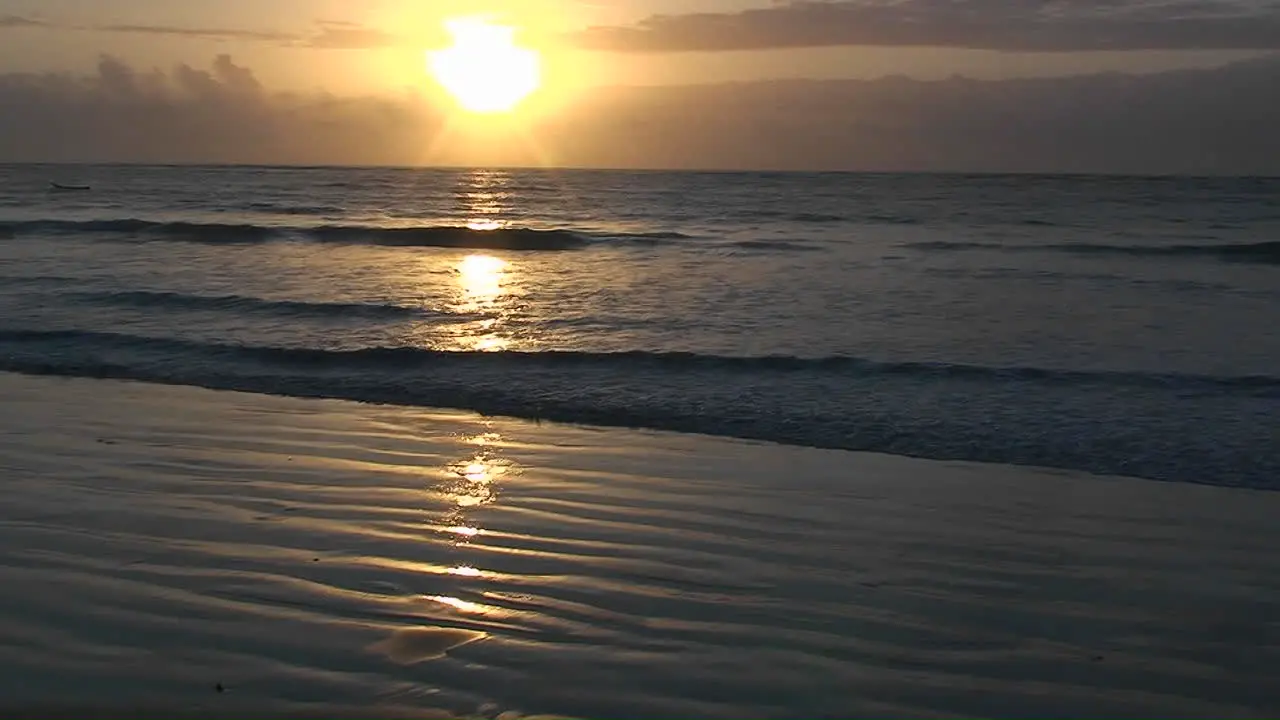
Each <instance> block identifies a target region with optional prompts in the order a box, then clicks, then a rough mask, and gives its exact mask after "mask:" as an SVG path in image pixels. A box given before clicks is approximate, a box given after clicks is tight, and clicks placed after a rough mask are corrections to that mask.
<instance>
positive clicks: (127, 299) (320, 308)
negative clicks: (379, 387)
mask: <svg viewBox="0 0 1280 720" xmlns="http://www.w3.org/2000/svg"><path fill="white" fill-rule="evenodd" d="M63 297H67V298H70V299H72V300H77V301H81V302H87V303H91V304H99V305H118V306H127V307H139V308H154V307H157V306H159V307H173V308H187V309H193V310H217V311H234V312H239V313H245V312H248V313H265V314H273V315H286V316H291V317H318V318H325V319H331V318H360V319H390V320H395V319H403V318H421V317H423V316H427V315H440V316H447V317H452V318H456V319H467V318H466V316H461V315H456V314H450V313H447V312H436V311H432V310H430V309H427V308H416V307H405V306H401V305H381V304H375V303H356V302H304V301H298V300H268V299H264V298H256V297H247V296H243V295H189V294H186V293H177V292H159V291H150V290H131V291H120V292H74V293H66V294H64V295H63Z"/></svg>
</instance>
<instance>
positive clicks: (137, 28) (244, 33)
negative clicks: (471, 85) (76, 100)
mask: <svg viewBox="0 0 1280 720" xmlns="http://www.w3.org/2000/svg"><path fill="white" fill-rule="evenodd" d="M16 28H41V29H46V30H59V29H60V30H88V31H93V32H107V33H126V34H136V35H164V36H170V37H179V38H188V39H198V40H235V41H248V42H266V43H274V44H280V45H286V46H289V47H301V48H316V49H328V50H346V49H368V48H379V47H389V46H393V45H400V44H403V43H404V42H406V41H405V39H404V38H401V37H400V36H397V35H394V34H392V33H389V32H386V31H383V30H379V29H377V28H371V27H366V26H364V25H361V24H359V23H353V22H346V21H334V20H321V21H319V22H317V23H316V25H315V28H314V29H313V30H312V31H310V32H283V31H277V30H254V29H244V28H214V27H187V26H181V25H145V24H115V25H74V24H66V23H54V22H48V21H44V20H33V19H31V18H25V17H19V16H17V15H6V16H2V17H0V30H4V29H16Z"/></svg>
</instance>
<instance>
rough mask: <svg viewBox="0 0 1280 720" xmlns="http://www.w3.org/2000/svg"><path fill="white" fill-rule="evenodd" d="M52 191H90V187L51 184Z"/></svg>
mask: <svg viewBox="0 0 1280 720" xmlns="http://www.w3.org/2000/svg"><path fill="white" fill-rule="evenodd" d="M49 189H50V190H88V189H90V188H89V186H88V185H63V184H62V183H56V182H51V183H49Z"/></svg>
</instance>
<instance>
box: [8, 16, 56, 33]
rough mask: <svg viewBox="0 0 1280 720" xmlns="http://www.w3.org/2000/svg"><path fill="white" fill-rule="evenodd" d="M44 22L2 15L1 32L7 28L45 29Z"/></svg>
mask: <svg viewBox="0 0 1280 720" xmlns="http://www.w3.org/2000/svg"><path fill="white" fill-rule="evenodd" d="M45 25H46V23H45V22H44V21H43V20H33V19H32V18H26V17H20V16H18V15H0V30H3V29H5V28H36V27H45Z"/></svg>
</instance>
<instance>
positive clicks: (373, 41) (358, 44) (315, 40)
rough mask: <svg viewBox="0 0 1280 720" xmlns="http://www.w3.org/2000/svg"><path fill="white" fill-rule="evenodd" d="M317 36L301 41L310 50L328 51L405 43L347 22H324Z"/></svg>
mask: <svg viewBox="0 0 1280 720" xmlns="http://www.w3.org/2000/svg"><path fill="white" fill-rule="evenodd" d="M318 24H319V26H320V28H319V31H318V32H316V33H315V34H313V35H311V36H310V37H307V38H305V39H303V40H302V41H301V43H300V44H301V45H302V46H304V47H310V48H321V49H328V50H360V49H367V48H379V47H390V46H394V45H400V44H402V43H403V42H404V40H403V39H402V38H400V37H399V36H397V35H393V34H391V33H389V32H386V31H383V30H379V29H377V28H371V27H365V26H363V25H360V24H358V23H352V22H346V21H332V20H322V21H321V22H320V23H318Z"/></svg>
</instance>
